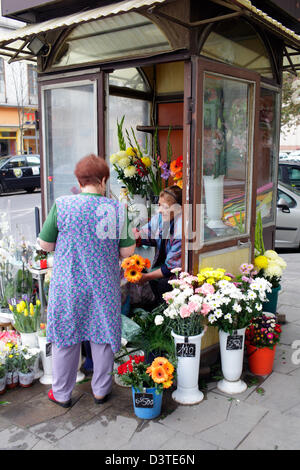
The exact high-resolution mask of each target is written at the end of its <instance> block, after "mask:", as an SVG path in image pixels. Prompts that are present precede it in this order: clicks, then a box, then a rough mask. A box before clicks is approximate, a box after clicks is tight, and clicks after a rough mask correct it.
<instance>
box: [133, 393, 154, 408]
mask: <svg viewBox="0 0 300 470" xmlns="http://www.w3.org/2000/svg"><path fill="white" fill-rule="evenodd" d="M134 404H135V406H136V408H153V406H154V399H153V394H152V393H135V394H134Z"/></svg>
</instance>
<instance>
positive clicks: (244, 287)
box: [206, 263, 271, 394]
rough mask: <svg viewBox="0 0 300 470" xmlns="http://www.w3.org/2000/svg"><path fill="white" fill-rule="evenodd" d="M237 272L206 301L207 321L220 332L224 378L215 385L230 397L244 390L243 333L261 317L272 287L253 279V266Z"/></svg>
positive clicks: (222, 281)
mask: <svg viewBox="0 0 300 470" xmlns="http://www.w3.org/2000/svg"><path fill="white" fill-rule="evenodd" d="M240 272H241V273H240V275H238V276H237V277H236V278H232V279H231V281H228V280H226V279H223V280H221V281H218V282H217V283H216V285H215V288H216V290H215V292H214V293H213V294H211V295H210V296H209V298H207V299H206V301H207V303H208V305H209V306H210V308H211V312H210V314H209V315H208V322H209V324H210V325H213V326H216V327H217V328H218V330H219V338H220V352H221V363H222V372H223V375H224V379H223V380H221V381H219V382H218V385H217V386H218V388H219V390H221V391H222V392H225V393H229V394H235V393H242V392H244V391H245V390H246V388H247V385H246V384H245V382H243V381H242V380H240V376H241V373H242V370H243V358H244V346H245V340H244V339H245V331H246V327H247V326H248V325H249V324H250V322H251V320H252V318H253V317H256V316H259V315H261V314H262V302H263V301H264V300H265V299H266V293H267V292H270V291H271V284H270V283H269V282H268V281H267V280H266V279H265V278H259V277H255V278H254V276H256V275H257V271H256V270H255V269H254V266H253V265H252V264H247V263H244V264H242V265H241V267H240Z"/></svg>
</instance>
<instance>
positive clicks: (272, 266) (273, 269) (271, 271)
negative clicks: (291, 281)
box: [264, 261, 282, 277]
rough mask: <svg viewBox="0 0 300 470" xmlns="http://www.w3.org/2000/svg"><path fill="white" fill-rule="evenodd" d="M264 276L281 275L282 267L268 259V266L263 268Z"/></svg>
mask: <svg viewBox="0 0 300 470" xmlns="http://www.w3.org/2000/svg"><path fill="white" fill-rule="evenodd" d="M264 273H265V276H266V277H273V276H276V277H281V276H282V269H281V267H280V266H279V265H278V264H277V263H273V262H272V261H270V263H269V264H268V267H267V268H266V269H265V270H264Z"/></svg>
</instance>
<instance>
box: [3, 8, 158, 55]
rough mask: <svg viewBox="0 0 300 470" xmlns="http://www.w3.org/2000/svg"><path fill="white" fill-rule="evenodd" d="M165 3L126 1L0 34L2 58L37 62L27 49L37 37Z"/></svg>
mask: <svg viewBox="0 0 300 470" xmlns="http://www.w3.org/2000/svg"><path fill="white" fill-rule="evenodd" d="M164 2H166V0H124V1H121V2H118V3H115V4H110V5H106V6H102V7H99V8H94V9H93V10H87V11H81V12H79V13H73V14H72V15H67V16H63V17H60V18H54V19H51V20H48V21H43V22H42V23H36V24H30V25H27V26H24V27H22V28H19V29H16V30H14V31H9V32H6V33H5V34H0V56H6V57H10V60H9V62H14V61H17V60H29V61H33V62H36V57H35V56H34V55H32V53H31V52H30V50H29V49H28V48H27V44H28V43H29V42H30V41H31V40H32V39H33V38H34V37H36V36H40V35H43V34H45V33H47V32H49V31H54V30H58V29H60V28H67V27H69V26H72V25H79V24H82V23H87V22H89V21H94V20H98V19H101V18H106V17H108V16H113V15H117V14H120V13H126V12H131V11H137V10H139V9H141V8H145V7H152V6H155V5H157V4H162V3H164Z"/></svg>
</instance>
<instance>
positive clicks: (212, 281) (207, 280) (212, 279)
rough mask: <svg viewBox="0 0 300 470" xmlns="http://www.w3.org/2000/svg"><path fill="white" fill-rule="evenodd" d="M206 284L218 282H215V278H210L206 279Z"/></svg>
mask: <svg viewBox="0 0 300 470" xmlns="http://www.w3.org/2000/svg"><path fill="white" fill-rule="evenodd" d="M206 282H207V283H208V284H214V283H215V282H216V280H215V278H214V277H208V278H207V279H206Z"/></svg>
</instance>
